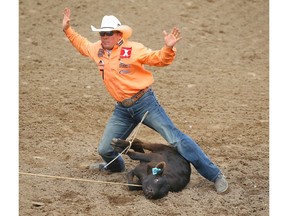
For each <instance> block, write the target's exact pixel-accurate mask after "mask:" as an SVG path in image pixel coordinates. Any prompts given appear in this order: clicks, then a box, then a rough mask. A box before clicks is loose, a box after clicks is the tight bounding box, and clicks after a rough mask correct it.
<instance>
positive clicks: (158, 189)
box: [142, 162, 170, 199]
mask: <svg viewBox="0 0 288 216" xmlns="http://www.w3.org/2000/svg"><path fill="white" fill-rule="evenodd" d="M165 166H166V164H165V162H160V163H158V164H157V165H156V166H151V165H150V164H148V165H147V176H146V177H145V178H143V180H142V189H143V192H144V195H145V197H146V198H147V199H160V198H162V197H164V196H166V195H167V194H168V192H169V187H170V186H169V184H168V181H167V178H166V176H165V175H163V172H164V169H165Z"/></svg>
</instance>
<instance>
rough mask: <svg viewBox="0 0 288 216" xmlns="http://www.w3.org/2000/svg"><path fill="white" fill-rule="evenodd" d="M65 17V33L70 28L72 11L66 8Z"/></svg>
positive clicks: (63, 24)
mask: <svg viewBox="0 0 288 216" xmlns="http://www.w3.org/2000/svg"><path fill="white" fill-rule="evenodd" d="M63 15H64V17H63V22H62V27H63V31H65V30H67V29H68V28H69V27H70V16H71V10H70V9H69V8H65V9H64V12H63Z"/></svg>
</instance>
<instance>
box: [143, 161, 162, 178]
mask: <svg viewBox="0 0 288 216" xmlns="http://www.w3.org/2000/svg"><path fill="white" fill-rule="evenodd" d="M165 167H166V163H165V162H164V161H162V162H159V163H158V164H157V165H156V166H152V165H151V164H148V165H147V174H148V175H150V174H153V175H160V176H161V175H162V173H163V171H164V169H165Z"/></svg>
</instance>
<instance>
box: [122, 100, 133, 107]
mask: <svg viewBox="0 0 288 216" xmlns="http://www.w3.org/2000/svg"><path fill="white" fill-rule="evenodd" d="M121 104H122V105H123V106H124V107H131V106H132V105H133V104H134V100H133V99H132V98H127V99H125V100H123V101H122V102H121Z"/></svg>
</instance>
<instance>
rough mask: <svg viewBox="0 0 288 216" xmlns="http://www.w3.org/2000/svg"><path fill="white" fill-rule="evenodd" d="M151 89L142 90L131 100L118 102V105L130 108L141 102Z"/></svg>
mask: <svg viewBox="0 0 288 216" xmlns="http://www.w3.org/2000/svg"><path fill="white" fill-rule="evenodd" d="M149 89H150V87H146V88H145V89H142V90H140V91H139V92H137V93H136V94H135V95H133V96H132V97H131V98H126V99H124V100H123V101H121V102H118V104H120V105H122V106H124V107H126V108H128V107H131V106H132V105H133V104H134V103H135V102H136V101H137V100H139V99H140V98H141V97H142V96H143V95H144V94H145V93H146V92H147V91H148V90H149Z"/></svg>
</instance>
